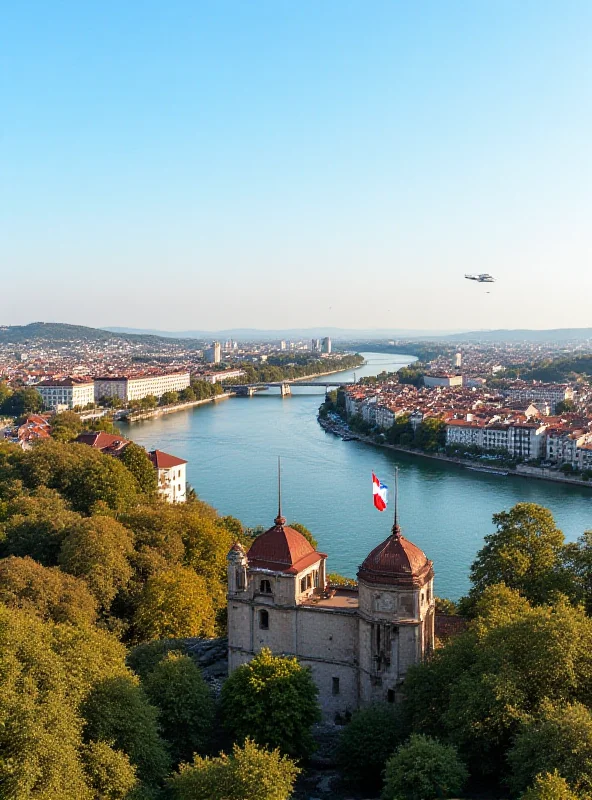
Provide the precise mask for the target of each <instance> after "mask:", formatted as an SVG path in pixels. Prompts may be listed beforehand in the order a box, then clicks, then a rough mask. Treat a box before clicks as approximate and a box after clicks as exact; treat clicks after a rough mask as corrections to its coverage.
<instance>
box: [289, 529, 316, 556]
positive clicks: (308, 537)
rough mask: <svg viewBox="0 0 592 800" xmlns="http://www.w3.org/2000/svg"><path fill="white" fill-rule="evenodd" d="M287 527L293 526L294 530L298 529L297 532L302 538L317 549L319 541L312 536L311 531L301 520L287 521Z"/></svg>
mask: <svg viewBox="0 0 592 800" xmlns="http://www.w3.org/2000/svg"><path fill="white" fill-rule="evenodd" d="M289 527H290V528H294V530H295V531H298V533H301V534H302V535H303V536H304V538H305V539H306V540H307V541H308V542H310V544H311V545H312V546H313V547H314V549H315V550H316V549H317V547H318V546H319V543H318V542H317V540H316V539H315V538H314V536H313V535H312V533H311V532H310V531H309V530H308V528H306V527H305V526H304V525H303V524H302V523H301V522H290V523H289Z"/></svg>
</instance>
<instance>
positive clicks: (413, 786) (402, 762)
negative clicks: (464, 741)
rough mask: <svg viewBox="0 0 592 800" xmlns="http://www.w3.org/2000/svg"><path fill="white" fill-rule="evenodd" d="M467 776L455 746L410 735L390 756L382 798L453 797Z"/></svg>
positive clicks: (420, 798) (422, 798)
mask: <svg viewBox="0 0 592 800" xmlns="http://www.w3.org/2000/svg"><path fill="white" fill-rule="evenodd" d="M468 777H469V775H468V772H467V769H466V767H465V766H464V764H463V763H462V761H461V760H460V759H459V757H458V753H457V752H456V749H455V748H454V747H452V746H450V745H445V744H441V743H440V742H438V741H437V740H436V739H432V738H430V737H429V736H419V735H417V734H414V735H413V736H411V738H410V740H409V742H408V743H407V744H404V745H402V746H401V747H399V749H398V750H397V752H396V753H395V754H394V755H393V756H391V758H389V760H388V761H387V764H386V770H385V783H384V789H383V792H382V798H383V800H435V798H438V797H455V796H456V795H457V794H459V792H461V791H462V789H463V786H464V785H465V783H466V782H467V779H468Z"/></svg>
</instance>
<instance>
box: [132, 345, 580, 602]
mask: <svg viewBox="0 0 592 800" xmlns="http://www.w3.org/2000/svg"><path fill="white" fill-rule="evenodd" d="M363 355H364V357H365V358H366V361H367V364H366V365H365V366H363V367H360V368H359V369H357V370H356V375H357V377H358V378H359V377H362V376H364V375H376V374H377V373H379V372H381V371H382V370H389V371H392V370H394V369H397V368H398V367H401V366H403V365H405V364H408V363H410V362H411V361H412V360H413V359H412V358H411V357H410V356H404V355H390V354H382V353H364V354H363ZM332 377H335V378H336V380H340V381H347V380H351V379H353V372H344V373H340V374H338V375H335V376H332ZM318 380H319V381H326V380H327V378H319V379H318ZM276 391H277V390H272V391H268V392H261V393H259V394H257V395H256V396H255V397H252V398H243V397H240V398H238V397H237V398H231V399H228V400H223V401H221V402H219V403H216V404H214V403H209V404H206V405H203V406H197V407H196V408H193V409H190V410H188V411H179V412H176V413H174V414H168V415H166V416H163V417H157V418H155V419H152V420H145V421H143V422H136V423H133V424H132V425H122V432H123V433H124V435H125V436H127V437H128V438H130V439H133V440H134V441H136V442H138V443H139V444H142V445H144V446H145V447H148V448H149V449H153V448H158V449H159V450H164V451H165V452H167V453H173V454H174V455H176V456H180V457H181V458H185V459H187V461H188V462H189V463H188V465H187V473H188V475H187V477H188V481H189V483H190V484H191V485H192V486H193V487H194V488H195V490H196V491H197V493H198V495H199V496H200V498H201V499H203V500H205V501H207V502H208V503H211V504H212V505H213V506H215V507H216V508H217V509H218V511H219V512H220V513H221V514H232V515H233V516H235V517H238V518H239V519H240V520H242V522H243V523H244V524H245V525H248V526H250V527H253V526H255V525H265V526H266V527H268V526H271V525H272V524H273V518H274V517H275V516H276V513H277V477H276V475H277V456H278V455H280V456H281V457H282V487H283V492H282V493H283V512H284V515H285V516H286V517H287V518H288V521H289V522H294V521H298V522H301V523H303V524H304V525H306V526H307V527H308V528H310V530H311V531H313V533H314V535H315V537H316V538H317V539H318V542H319V549H320V550H321V551H323V552H325V553H328V554H329V560H328V568H329V571H331V572H340V573H342V574H345V575H351V576H353V575H355V573H356V570H357V567H358V566H359V565H360V564H361V563H362V561H363V560H364V558H365V556H366V555H367V554H368V553H369V552H370V550H371V549H372V548H373V547H374V546H375V545H377V544H378V543H379V542H380V541H382V540H383V539H384V538H385V537H386V536H387V535H388V533H389V530H390V527H391V525H392V514H391V511H392V504H391V505H389V508H388V510H387V511H385V512H383V513H381V512H379V511H377V510H376V509H375V508H374V506H373V504H372V488H371V472H372V471H374V472H375V473H376V474H377V475H378V477H379V478H380V479H381V480H382V481H384V483H386V484H388V485H389V486H392V484H393V473H394V468H395V466H399V468H400V474H399V498H400V501H399V508H400V521H401V526H402V528H403V534H404V535H405V536H406V537H407V538H408V539H410V540H411V541H413V542H415V543H416V544H417V545H419V547H421V548H422V549H423V550H425V552H426V553H427V555H428V556H429V558H431V559H432V560H433V561H434V567H435V571H436V593H437V594H438V595H440V596H442V597H450V598H452V599H457V598H458V597H460V596H461V595H462V594H464V593H465V592H466V591H467V588H468V585H469V581H468V573H469V567H470V565H471V562H472V561H473V558H474V557H475V554H476V552H477V550H478V549H479V548H480V547H481V546H482V543H483V537H484V536H485V535H486V534H487V533H489V532H491V531H492V530H493V526H492V522H491V516H492V514H494V513H495V512H497V511H501V510H502V509H509V508H510V507H511V506H512V505H514V503H518V502H521V501H525V502H533V503H540V504H541V505H545V506H547V507H548V508H550V509H551V510H552V511H553V513H554V515H555V518H556V520H557V523H558V525H559V526H560V527H561V529H562V530H563V532H564V533H565V536H566V538H567V539H568V540H574V539H576V538H577V537H578V536H579V535H580V534H582V533H583V532H584V531H585V530H587V529H591V528H592V489H590V490H588V489H584V488H575V487H571V486H565V485H562V484H555V483H548V482H546V481H538V480H526V479H524V478H513V477H501V476H492V475H487V474H484V473H479V472H472V471H470V470H466V469H463V468H462V467H458V466H456V465H453V464H442V463H438V462H435V461H432V460H430V459H427V458H420V457H418V456H409V455H406V454H404V453H396V452H394V451H392V450H388V449H386V448H381V447H373V446H370V445H366V444H362V443H360V442H343V441H342V440H341V439H339V438H337V437H336V436H334V435H333V434H330V433H325V431H324V430H323V429H322V428H321V427H320V426H319V424H318V422H317V419H316V417H317V409H318V407H319V405H320V403H321V402H322V400H323V393H324V389H323V388H321V387H319V388H318V389H315V388H306V387H302V388H294V389H293V395H292V397H288V398H285V399H282V398H281V397H280V396H279V394H276V393H275V392H276Z"/></svg>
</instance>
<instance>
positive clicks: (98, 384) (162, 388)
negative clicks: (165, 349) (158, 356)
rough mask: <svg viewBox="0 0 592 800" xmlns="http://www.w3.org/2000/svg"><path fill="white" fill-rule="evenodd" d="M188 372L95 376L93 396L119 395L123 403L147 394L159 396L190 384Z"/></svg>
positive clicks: (179, 389)
mask: <svg viewBox="0 0 592 800" xmlns="http://www.w3.org/2000/svg"><path fill="white" fill-rule="evenodd" d="M190 382H191V381H190V376H189V373H188V372H169V373H166V374H164V375H139V376H137V377H127V376H118V377H111V376H105V377H100V378H95V381H94V396H95V398H96V400H101V399H102V398H103V397H119V399H120V400H122V401H123V402H124V403H128V402H129V401H130V400H142V398H144V397H148V395H154V397H161V396H162V395H163V394H164V393H165V392H181V391H183V389H186V388H187V387H188V386H189V384H190Z"/></svg>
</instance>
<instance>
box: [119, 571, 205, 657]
mask: <svg viewBox="0 0 592 800" xmlns="http://www.w3.org/2000/svg"><path fill="white" fill-rule="evenodd" d="M214 622H215V618H214V608H213V606H212V600H211V597H210V595H209V592H208V590H207V585H206V582H205V580H204V579H203V578H202V577H201V576H200V575H197V574H196V573H195V572H194V571H193V570H192V569H188V568H187V567H181V566H175V567H172V568H171V569H168V570H166V571H164V572H161V573H158V574H156V575H153V576H152V577H150V578H148V580H147V581H146V584H145V586H144V589H143V591H142V594H141V595H140V597H139V600H138V604H137V608H136V613H135V616H134V627H135V631H136V635H137V637H138V639H139V640H140V641H142V640H146V639H164V638H170V637H187V636H213V634H214Z"/></svg>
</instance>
